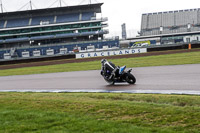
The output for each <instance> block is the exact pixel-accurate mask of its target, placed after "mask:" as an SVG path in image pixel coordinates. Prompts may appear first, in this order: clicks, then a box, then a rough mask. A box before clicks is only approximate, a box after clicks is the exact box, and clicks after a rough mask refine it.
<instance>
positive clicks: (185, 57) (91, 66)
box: [0, 52, 200, 76]
mask: <svg viewBox="0 0 200 133" xmlns="http://www.w3.org/2000/svg"><path fill="white" fill-rule="evenodd" d="M110 61H112V62H113V63H115V64H116V65H119V66H123V65H127V67H146V66H164V65H182V64H198V63H200V52H191V53H181V54H169V55H159V56H148V57H138V58H123V59H113V60H110ZM100 68H101V64H100V61H92V62H84V63H68V64H60V65H50V66H40V67H27V68H17V69H8V70H0V76H9V75H28V74H40V73H56V72H69V71H85V70H98V69H100Z"/></svg>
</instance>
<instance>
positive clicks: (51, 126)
mask: <svg viewBox="0 0 200 133" xmlns="http://www.w3.org/2000/svg"><path fill="white" fill-rule="evenodd" d="M0 103H1V104H0V118H1V119H0V125H1V126H0V132H7V133H11V132H16V133H17V132H20V133H24V132H43V133H47V132H48V133H51V132H56V133H59V132H66V133H67V132H69V133H72V132H77V133H80V132H81V133H88V132H92V133H94V132H98V133H104V132H109V133H120V132H123V133H134V132H135V133H138V132H140V133H141V132H142V133H149V132H159V133H173V132H174V133H175V132H176V133H177V132H185V133H187V132H188V133H195V132H196V133H197V132H199V131H200V121H199V120H200V97H199V96H185V95H152V94H110V93H108V94H104V93H101V94H98V93H0Z"/></svg>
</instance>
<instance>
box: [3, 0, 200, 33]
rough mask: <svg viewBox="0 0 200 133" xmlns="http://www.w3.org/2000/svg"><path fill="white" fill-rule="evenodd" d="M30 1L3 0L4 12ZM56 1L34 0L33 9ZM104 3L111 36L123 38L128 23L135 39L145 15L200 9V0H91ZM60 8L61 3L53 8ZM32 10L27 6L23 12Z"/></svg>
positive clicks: (71, 0) (77, 0)
mask: <svg viewBox="0 0 200 133" xmlns="http://www.w3.org/2000/svg"><path fill="white" fill-rule="evenodd" d="M29 1H30V0H2V3H3V6H4V8H5V9H4V10H6V11H17V10H19V9H20V8H21V7H22V6H24V5H25V4H26V3H28V2H29ZM55 1H56V0H32V3H33V5H34V6H33V8H37V9H39V8H48V7H50V6H51V5H52V4H53V3H54V2H55ZM62 1H63V2H62V5H63V6H65V5H66V4H67V5H68V6H69V5H78V4H88V3H89V2H90V0H62ZM91 1H92V3H96V2H103V3H104V5H103V6H102V15H103V17H108V19H109V21H108V23H109V31H110V34H109V36H121V24H123V23H126V27H127V34H128V36H129V37H134V36H136V34H137V31H140V27H141V16H142V14H143V13H152V12H163V11H173V10H182V9H193V8H200V0H189V1H186V0H165V1H164V0H91ZM56 6H59V2H57V3H55V4H54V5H53V7H56ZM25 9H30V7H28V6H25V7H24V8H23V10H25Z"/></svg>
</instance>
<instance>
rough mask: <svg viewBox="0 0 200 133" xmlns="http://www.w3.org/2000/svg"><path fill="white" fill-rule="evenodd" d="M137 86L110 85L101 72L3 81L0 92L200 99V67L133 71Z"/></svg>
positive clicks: (163, 67)
mask: <svg viewBox="0 0 200 133" xmlns="http://www.w3.org/2000/svg"><path fill="white" fill-rule="evenodd" d="M132 73H133V74H134V75H135V77H136V79H137V82H136V84H135V85H129V84H127V83H120V84H116V85H108V84H107V83H106V82H105V81H104V79H103V78H102V77H101V75H100V70H98V71H97V70H95V71H81V72H64V73H51V74H36V75H25V76H24V75H23V76H7V77H0V92H113V93H159V94H196V95H200V64H192V65H176V66H157V67H141V68H133V71H132Z"/></svg>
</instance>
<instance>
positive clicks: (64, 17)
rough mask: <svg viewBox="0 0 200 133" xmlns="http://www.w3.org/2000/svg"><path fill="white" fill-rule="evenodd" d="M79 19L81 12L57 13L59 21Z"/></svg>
mask: <svg viewBox="0 0 200 133" xmlns="http://www.w3.org/2000/svg"><path fill="white" fill-rule="evenodd" d="M75 21H79V13H73V14H63V15H57V21H56V22H57V23H64V22H75Z"/></svg>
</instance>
